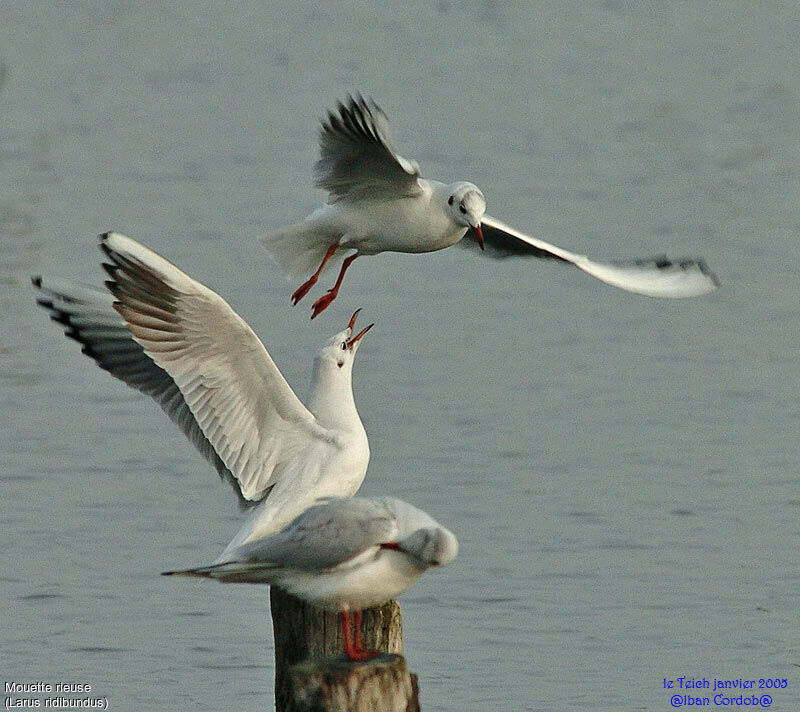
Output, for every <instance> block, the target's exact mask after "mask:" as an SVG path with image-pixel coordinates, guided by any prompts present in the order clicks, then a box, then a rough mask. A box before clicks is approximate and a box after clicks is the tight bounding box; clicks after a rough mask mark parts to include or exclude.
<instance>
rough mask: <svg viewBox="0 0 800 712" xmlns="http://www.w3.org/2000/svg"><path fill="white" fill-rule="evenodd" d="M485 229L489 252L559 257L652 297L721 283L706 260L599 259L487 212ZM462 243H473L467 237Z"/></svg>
mask: <svg viewBox="0 0 800 712" xmlns="http://www.w3.org/2000/svg"><path fill="white" fill-rule="evenodd" d="M481 229H482V231H483V238H484V242H485V245H486V251H487V254H489V255H491V256H494V257H506V256H511V255H518V256H519V255H529V256H533V257H541V258H550V259H556V260H559V261H562V262H567V263H569V264H572V265H574V266H575V267H578V268H579V269H582V270H583V271H584V272H587V273H588V274H590V275H592V276H593V277H596V278H597V279H599V280H601V281H603V282H605V283H606V284H610V285H612V286H614V287H619V288H620V289H624V290H627V291H629V292H636V293H637V294H645V295H648V296H651V297H675V298H677V297H695V296H699V295H701V294H707V293H708V292H712V291H713V290H715V289H716V288H717V287H718V286H719V281H718V280H717V278H716V276H715V275H714V273H713V272H712V271H711V270H710V269H709V268H708V266H707V265H706V263H705V262H704V261H703V260H702V259H693V258H685V259H680V260H671V259H668V258H667V257H666V256H659V257H649V258H644V259H631V260H618V261H612V262H595V261H593V260H590V259H589V258H588V257H586V256H585V255H578V254H575V253H574V252H570V251H569V250H565V249H563V248H561V247H556V246H555V245H551V244H550V243H548V242H545V241H544V240H539V239H537V238H535V237H531V236H530V235H525V234H524V233H522V232H520V231H519V230H515V229H514V228H512V227H509V226H508V225H506V224H504V223H502V222H500V221H499V220H497V219H496V218H493V217H491V216H490V215H484V216H483V220H482V221H481ZM461 244H464V245H467V246H469V245H470V243H469V242H468V241H467V239H465V240H462V241H461Z"/></svg>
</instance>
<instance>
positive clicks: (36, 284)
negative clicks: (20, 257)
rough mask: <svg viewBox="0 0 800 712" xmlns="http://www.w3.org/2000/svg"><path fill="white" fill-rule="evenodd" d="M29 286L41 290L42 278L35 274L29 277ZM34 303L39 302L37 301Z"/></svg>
mask: <svg viewBox="0 0 800 712" xmlns="http://www.w3.org/2000/svg"><path fill="white" fill-rule="evenodd" d="M31 284H32V285H33V286H34V287H36V289H41V288H42V276H41V275H40V274H35V275H33V276H32V277H31ZM36 301H39V300H38V299H37V300H36Z"/></svg>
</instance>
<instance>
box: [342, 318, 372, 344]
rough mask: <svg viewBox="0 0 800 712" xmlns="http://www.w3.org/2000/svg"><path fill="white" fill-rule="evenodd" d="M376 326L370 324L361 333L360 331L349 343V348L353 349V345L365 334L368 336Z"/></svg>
mask: <svg viewBox="0 0 800 712" xmlns="http://www.w3.org/2000/svg"><path fill="white" fill-rule="evenodd" d="M373 326H375V324H370V325H369V326H365V327H364V328H363V329H362V330H361V331H359V332H358V333H357V334H356V335H355V336H354V337H353V338H352V339H350V340H349V341H348V342H347V348H348V349H352V348H353V344H354V343H356V341H358V340H359V339H360V338H361V337H362V336H364V334H366V333H367V332H368V331H369V330H370V329H371V328H372V327H373Z"/></svg>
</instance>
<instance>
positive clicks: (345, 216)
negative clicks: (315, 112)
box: [263, 95, 719, 319]
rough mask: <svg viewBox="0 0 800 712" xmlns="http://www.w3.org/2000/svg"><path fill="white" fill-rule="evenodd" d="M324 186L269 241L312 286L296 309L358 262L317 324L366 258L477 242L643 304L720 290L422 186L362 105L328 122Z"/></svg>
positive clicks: (475, 199) (353, 101) (447, 190)
mask: <svg viewBox="0 0 800 712" xmlns="http://www.w3.org/2000/svg"><path fill="white" fill-rule="evenodd" d="M315 184H316V186H317V187H319V188H322V189H324V190H326V191H327V192H328V200H327V203H326V204H325V205H323V206H322V207H320V208H318V209H317V210H315V211H314V212H313V213H311V215H309V216H308V217H307V218H305V219H304V220H302V221H300V222H299V223H296V224H294V225H290V226H288V227H285V228H283V229H281V230H277V231H275V232H272V233H270V234H268V235H266V236H265V237H264V238H263V242H264V245H265V246H266V248H267V250H268V252H269V253H270V255H271V256H272V257H273V258H274V259H275V260H276V261H277V262H278V263H279V264H280V265H281V266H282V267H283V268H284V270H286V272H287V273H288V274H289V275H290V277H293V278H298V279H299V278H300V277H301V276H307V279H306V281H305V282H303V283H302V284H301V285H300V286H299V287H298V288H297V289H296V290H295V292H294V294H292V301H293V302H294V303H295V304H297V303H298V302H299V301H300V300H301V299H302V298H303V297H304V296H305V295H306V294H308V292H309V291H310V290H311V288H312V287H313V286H314V285H315V284H316V283H317V281H318V280H319V277H320V275H321V274H322V272H323V270H325V268H326V267H328V266H330V265H331V264H333V263H335V262H337V261H338V260H339V259H340V258H341V257H343V256H344V253H348V254H347V256H346V257H344V261H343V262H342V266H341V270H340V272H339V276H338V277H337V279H336V281H335V283H334V285H333V287H331V289H329V290H328V292H327V293H326V294H324V295H323V296H321V297H320V298H319V299H317V301H315V302H314V304H313V307H312V315H311V318H312V319H313V318H314V317H315V316H317V315H318V314H319V313H320V312H322V311H323V310H324V309H326V308H327V307H328V305H329V304H330V303H331V302H332V301H333V300H334V299H335V298H336V296H337V295H338V293H339V288H340V287H341V284H342V280H343V279H344V275H345V272H346V271H347V269H348V267H349V266H350V265H351V264H352V263H353V260H355V259H356V258H357V257H358V256H359V255H376V254H378V253H380V252H409V253H416V252H433V251H435V250H441V249H444V248H445V247H450V246H451V245H454V244H456V243H458V242H460V241H461V239H462V238H463V237H464V236H465V235H466V234H467V232H471V234H472V235H474V237H475V239H476V240H477V242H478V244H479V246H480V247H481V249H484V246H486V247H489V248H490V249H489V250H488V253H489V254H491V255H493V256H498V257H499V256H506V255H510V254H515V255H531V256H535V257H545V258H550V259H554V260H558V261H561V262H565V263H567V264H572V265H574V266H575V267H578V268H579V269H582V270H583V271H584V272H587V273H589V274H591V275H592V276H594V277H596V278H597V279H599V280H601V281H603V282H606V283H607V284H611V285H613V286H615V287H619V288H620V289H625V290H627V291H630V292H636V293H638V294H645V295H648V296H653V297H692V296H697V295H700V294H705V293H707V292H710V291H712V290H714V289H716V287H717V286H718V285H719V282H718V281H717V278H716V277H715V276H714V274H713V273H712V272H711V271H710V270H709V269H708V267H707V266H706V264H705V262H703V260H700V259H692V258H685V259H681V260H670V259H668V258H667V257H666V256H659V257H654V258H647V259H633V260H624V261H614V262H605V263H603V262H594V261H593V260H590V259H589V258H588V257H586V256H584V255H579V254H575V253H573V252H570V251H569V250H565V249H562V248H560V247H556V246H555V245H551V244H549V243H547V242H545V241H544V240H540V239H538V238H535V237H531V236H529V235H526V234H524V233H522V232H520V231H518V230H516V229H514V228H512V227H509V226H508V225H506V224H504V223H502V222H500V220H497V219H495V218H493V217H491V216H490V215H486V213H485V211H486V199H485V198H484V195H483V193H482V192H481V191H480V189H479V188H478V187H477V186H476V185H475V184H473V183H468V182H464V181H459V182H456V183H451V184H445V183H440V182H438V181H434V180H426V179H424V178H422V177H420V170H419V165H418V164H417V163H416V162H415V161H411V160H408V159H406V158H403V157H402V156H400V155H399V154H398V153H397V152H396V151H395V149H394V145H393V143H392V138H391V135H390V132H389V121H388V120H387V118H386V115H385V114H384V113H383V111H382V110H381V109H380V107H379V106H378V105H377V104H375V102H374V101H371V100H369V101H368V100H365V99H364V98H363V97H361V96H360V95H358V96H356V97H349V99H348V101H347V102H346V103H345V104H342V103H339V104H338V105H337V110H336V111H335V112H329V113H328V116H327V118H326V119H325V120H324V121H323V122H322V130H321V132H320V157H319V160H318V161H317V163H316V166H315ZM462 244H464V243H462ZM308 275H310V276H308Z"/></svg>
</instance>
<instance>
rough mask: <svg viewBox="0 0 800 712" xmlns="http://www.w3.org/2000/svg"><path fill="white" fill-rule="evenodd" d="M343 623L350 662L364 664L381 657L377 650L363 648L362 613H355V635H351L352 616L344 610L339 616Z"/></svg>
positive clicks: (345, 648)
mask: <svg viewBox="0 0 800 712" xmlns="http://www.w3.org/2000/svg"><path fill="white" fill-rule="evenodd" d="M339 616H340V619H341V622H342V636H343V637H344V652H345V655H347V657H348V659H349V660H353V661H356V662H363V661H364V660H371V659H372V658H375V657H377V656H378V655H380V652H379V651H377V650H366V649H365V648H363V647H362V646H361V611H353V624H354V630H353V635H352V636H351V635H350V614H349V613H348V612H347V611H345V610H343V611H341V613H340V614H339Z"/></svg>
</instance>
